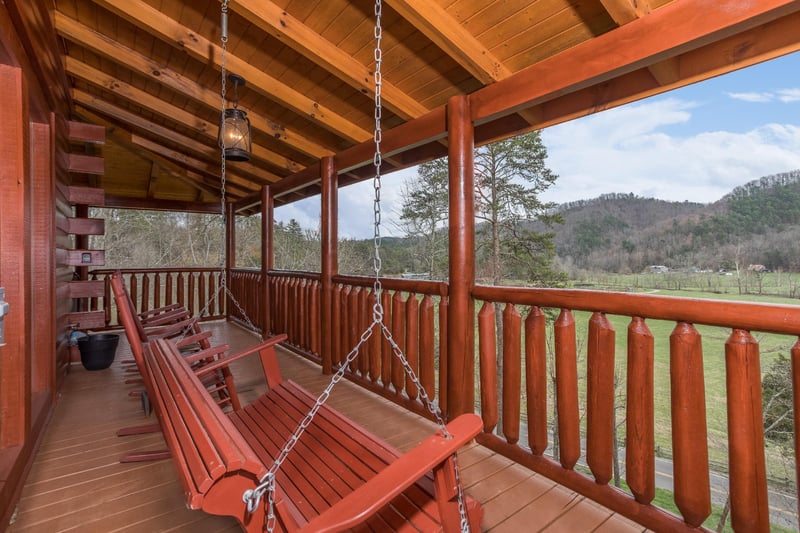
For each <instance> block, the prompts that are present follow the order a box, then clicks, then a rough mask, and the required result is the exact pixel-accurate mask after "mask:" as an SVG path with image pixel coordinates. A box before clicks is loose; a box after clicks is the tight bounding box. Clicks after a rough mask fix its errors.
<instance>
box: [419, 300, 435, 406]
mask: <svg viewBox="0 0 800 533" xmlns="http://www.w3.org/2000/svg"><path fill="white" fill-rule="evenodd" d="M433 315H434V306H433V298H431V297H430V295H428V294H426V295H424V296H423V297H422V302H421V303H420V306H419V379H420V382H421V383H422V387H423V388H424V389H425V391H426V392H427V393H428V396H429V397H430V398H431V399H433V398H434V393H435V392H436V361H435V352H434V322H433V320H434V316H433Z"/></svg>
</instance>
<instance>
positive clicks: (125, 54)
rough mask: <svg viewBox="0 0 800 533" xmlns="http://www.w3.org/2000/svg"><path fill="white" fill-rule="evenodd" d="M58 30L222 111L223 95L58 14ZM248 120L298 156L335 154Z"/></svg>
mask: <svg viewBox="0 0 800 533" xmlns="http://www.w3.org/2000/svg"><path fill="white" fill-rule="evenodd" d="M55 27H56V31H57V32H58V33H59V35H61V36H62V37H64V38H66V39H69V40H70V41H72V42H75V43H77V44H79V45H81V46H83V47H84V48H88V49H89V50H92V51H93V52H95V53H97V54H100V55H102V56H104V57H106V58H107V59H110V60H112V61H114V62H116V63H118V64H120V65H122V66H124V67H126V68H129V69H131V70H133V71H134V72H137V73H139V74H141V75H142V76H145V77H146V78H148V79H149V80H152V81H155V82H157V83H160V84H161V85H164V86H165V87H169V88H170V89H172V90H174V91H177V92H179V93H181V94H183V95H184V96H186V97H187V98H191V99H193V100H195V101H197V102H200V103H202V104H205V105H206V106H208V107H211V108H213V109H219V108H220V95H219V92H217V91H213V90H211V89H209V88H207V87H205V86H203V85H200V84H199V83H197V82H194V81H192V80H190V79H188V78H186V77H184V76H181V75H180V74H178V73H177V72H175V71H173V70H171V69H169V68H167V67H166V66H164V65H160V64H159V63H158V62H157V61H154V60H152V59H150V58H149V57H146V56H144V55H142V54H140V53H138V52H136V51H135V50H131V49H130V48H128V47H126V46H123V45H121V44H120V43H118V42H117V41H114V40H113V39H111V38H109V37H107V36H105V35H103V34H101V33H98V32H96V31H94V30H93V29H91V28H89V27H87V26H84V25H83V24H81V23H80V22H78V21H76V20H74V19H72V18H70V17H68V16H66V15H64V14H63V13H60V12H58V11H56V13H55ZM247 116H248V118H249V119H250V123H251V124H252V126H253V129H254V130H256V131H260V132H262V133H264V134H266V135H269V136H270V137H271V138H273V139H277V140H278V141H281V142H283V143H285V144H286V145H287V146H289V147H291V148H292V149H294V150H297V151H298V152H301V153H303V154H305V155H308V156H310V157H313V158H315V159H318V158H321V157H324V156H326V155H332V154H333V151H332V150H330V149H328V148H325V147H324V146H321V145H319V144H317V143H316V142H314V141H312V140H310V139H307V138H306V137H304V136H302V135H301V134H300V133H299V132H296V131H293V130H290V129H288V128H286V127H285V126H283V125H282V124H279V123H277V122H276V121H275V120H272V119H270V118H267V117H263V116H261V115H258V114H256V113H254V112H253V111H248V112H247Z"/></svg>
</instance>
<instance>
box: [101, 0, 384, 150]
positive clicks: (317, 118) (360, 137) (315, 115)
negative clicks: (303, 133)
mask: <svg viewBox="0 0 800 533" xmlns="http://www.w3.org/2000/svg"><path fill="white" fill-rule="evenodd" d="M92 1H94V2H95V3H97V4H99V5H101V6H103V7H105V8H106V9H109V10H110V11H112V12H114V13H116V14H117V15H119V16H120V17H122V18H124V19H125V20H127V21H128V22H131V23H132V24H134V25H136V26H137V27H138V28H140V29H142V30H145V31H146V32H148V33H150V34H151V35H153V36H154V37H157V38H158V39H161V40H163V41H164V42H166V43H168V44H170V45H172V46H174V47H175V48H177V49H179V50H183V51H184V52H186V53H187V54H189V55H190V56H191V57H193V58H195V59H197V60H199V61H201V62H203V63H204V64H212V65H214V66H215V67H216V68H220V65H221V55H222V48H221V47H220V46H218V45H217V44H214V43H212V42H211V41H209V40H208V39H206V38H205V37H202V36H200V35H198V34H197V32H195V31H193V30H191V29H190V28H187V27H185V26H182V25H181V24H179V23H178V22H176V21H175V20H173V19H171V18H169V17H167V16H165V15H164V14H163V13H161V12H160V11H158V10H157V9H155V8H153V7H152V6H150V5H148V4H146V3H145V2H143V1H142V0H92ZM225 62H226V68H227V69H228V70H230V71H232V72H235V73H236V74H239V75H240V76H243V77H244V78H245V79H246V80H247V86H248V87H250V88H252V89H253V90H255V91H257V92H258V93H260V94H261V95H263V96H265V97H266V98H269V99H270V100H273V101H275V102H278V103H279V104H280V105H283V106H286V107H288V108H289V109H291V110H293V111H294V112H295V113H298V114H299V115H301V116H303V117H305V118H307V119H309V120H311V121H313V122H315V123H317V124H319V125H320V126H322V127H324V128H326V129H327V130H329V131H331V132H333V133H335V134H336V135H339V136H340V137H343V138H345V139H347V140H348V141H350V142H361V141H365V140H367V139H369V138H370V137H372V133H371V132H369V131H367V130H365V129H363V128H361V127H360V126H358V125H356V124H354V123H352V122H350V121H349V120H347V119H345V118H344V117H342V116H341V115H339V114H337V113H335V112H334V111H333V110H331V109H328V108H326V107H325V106H324V105H322V104H321V103H320V102H315V101H314V100H312V99H311V98H308V97H307V96H306V95H304V94H302V93H300V92H299V91H296V90H295V89H293V88H291V87H289V86H287V85H285V84H284V83H281V82H280V81H279V80H277V79H275V78H273V77H272V76H269V75H268V74H266V73H265V72H262V71H261V70H259V69H257V68H255V67H253V66H251V65H250V64H249V63H248V62H247V61H244V60H242V59H240V58H238V57H236V56H235V55H233V54H232V53H230V52H228V53H226V55H225Z"/></svg>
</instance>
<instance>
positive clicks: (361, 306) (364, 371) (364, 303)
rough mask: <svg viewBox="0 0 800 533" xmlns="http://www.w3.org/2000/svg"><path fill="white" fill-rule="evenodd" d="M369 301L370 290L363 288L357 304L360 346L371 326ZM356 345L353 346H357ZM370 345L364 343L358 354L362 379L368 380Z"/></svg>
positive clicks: (357, 334) (357, 330)
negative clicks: (368, 321) (362, 336)
mask: <svg viewBox="0 0 800 533" xmlns="http://www.w3.org/2000/svg"><path fill="white" fill-rule="evenodd" d="M368 301H369V289H367V288H366V287H362V288H361V290H359V291H358V302H357V311H358V327H357V328H356V335H355V343H356V344H358V343H359V342H361V334H362V333H364V330H365V329H366V328H367V326H368V325H369V324H368V323H367V307H368V305H369V304H368ZM356 344H353V346H355V345H356ZM369 347H370V345H369V343H368V342H367V343H364V345H363V346H362V347H361V349H360V353H359V354H358V372H359V374H361V377H362V378H364V379H368V374H369V363H370V353H369Z"/></svg>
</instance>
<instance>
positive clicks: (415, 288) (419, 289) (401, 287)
mask: <svg viewBox="0 0 800 533" xmlns="http://www.w3.org/2000/svg"><path fill="white" fill-rule="evenodd" d="M333 282H334V283H341V284H343V285H355V286H357V287H372V285H373V284H374V282H375V278H373V277H370V276H334V277H333ZM381 285H382V286H383V288H384V289H387V290H390V291H405V292H413V293H416V294H431V295H438V296H447V295H448V288H449V287H448V285H447V283H446V282H444V281H427V280H415V279H400V278H381Z"/></svg>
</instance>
